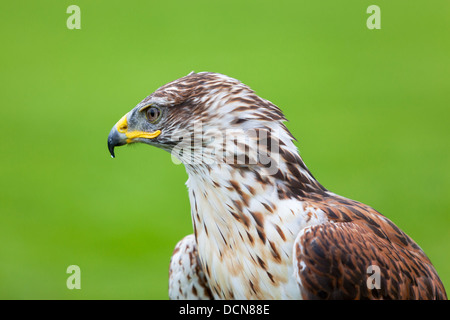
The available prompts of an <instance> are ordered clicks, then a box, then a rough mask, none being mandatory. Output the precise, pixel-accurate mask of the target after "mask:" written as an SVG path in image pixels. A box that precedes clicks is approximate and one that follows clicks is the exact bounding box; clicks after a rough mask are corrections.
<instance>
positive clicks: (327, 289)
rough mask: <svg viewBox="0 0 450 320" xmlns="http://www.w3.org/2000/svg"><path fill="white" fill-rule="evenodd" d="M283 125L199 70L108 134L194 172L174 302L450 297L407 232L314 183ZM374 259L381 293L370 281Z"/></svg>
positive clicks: (174, 275)
mask: <svg viewBox="0 0 450 320" xmlns="http://www.w3.org/2000/svg"><path fill="white" fill-rule="evenodd" d="M151 107H153V108H156V109H155V110H159V111H158V112H160V116H159V118H158V120H157V121H154V122H149V121H148V117H147V119H146V117H145V115H144V113H145V110H147V109H148V108H151ZM152 112H156V111H152ZM155 117H156V116H155ZM151 119H153V118H151ZM285 120H286V119H285V117H284V115H283V114H282V112H281V111H280V109H279V108H278V107H277V106H275V105H274V104H272V103H271V102H269V101H267V100H265V99H262V98H260V97H259V96H258V95H256V94H255V93H254V92H253V91H252V90H251V89H250V88H249V87H248V86H246V85H244V84H242V83H241V82H239V81H238V80H235V79H232V78H230V77H227V76H225V75H221V74H217V73H208V72H201V73H191V74H189V75H187V76H185V77H183V78H180V79H178V80H175V81H173V82H171V83H168V84H166V85H164V86H162V87H161V88H159V89H158V90H156V91H155V92H154V93H152V94H151V95H150V96H148V97H147V98H145V99H144V100H143V101H142V102H141V103H139V104H138V105H137V106H136V107H135V108H134V109H133V110H131V111H130V112H129V113H128V114H127V115H126V116H124V118H122V119H121V121H119V123H118V124H117V125H116V126H114V128H113V129H112V130H111V133H110V137H109V140H108V144H109V148H110V151H111V152H112V153H113V150H114V146H119V145H123V144H125V143H133V142H143V143H146V144H150V145H154V146H157V147H159V148H162V149H164V150H167V151H169V152H171V153H172V155H174V157H176V158H177V159H179V161H181V162H183V164H184V165H185V167H186V171H187V173H188V175H189V179H188V181H187V183H186V184H187V187H188V189H189V199H190V203H191V217H192V223H193V229H194V233H193V235H189V236H187V237H185V238H184V239H183V240H181V241H180V242H179V243H178V244H177V246H176V248H175V251H174V254H173V256H172V259H171V262H170V272H169V297H170V298H171V299H196V298H198V299H210V298H214V299H446V293H445V290H444V287H443V285H442V283H441V281H440V279H439V276H438V275H437V273H436V270H435V269H434V267H433V265H432V264H431V262H430V260H429V259H428V258H427V256H426V255H425V253H424V252H423V251H422V250H421V248H420V247H419V246H418V245H417V244H416V243H415V242H414V241H413V240H412V239H411V238H410V237H408V236H407V235H406V234H405V233H404V232H402V231H401V230H400V229H399V228H398V227H397V226H395V225H394V223H392V222H391V221H390V220H389V219H387V218H386V217H384V216H383V215H381V214H380V213H378V212H377V211H375V210H374V209H372V208H370V207H369V206H367V205H364V204H361V203H359V202H356V201H353V200H350V199H346V198H344V197H341V196H338V195H336V194H334V193H332V192H330V191H328V190H327V189H325V188H324V187H323V186H322V185H321V184H320V183H319V182H317V180H316V179H315V178H314V177H313V175H312V174H311V172H310V171H309V170H308V168H307V167H306V165H305V164H304V162H303V160H302V158H301V157H300V155H299V153H298V151H297V148H296V147H295V145H294V138H293V136H292V135H291V133H290V132H289V130H288V129H287V128H286V126H285V125H284V123H283V122H284V121H285ZM188 138H189V139H188ZM181 146H182V148H181ZM370 266H376V267H378V268H379V270H380V280H381V281H380V287H379V288H369V287H368V285H367V279H368V277H369V276H370V274H369V273H368V271H367V270H368V268H369V267H370Z"/></svg>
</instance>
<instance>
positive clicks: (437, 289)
mask: <svg viewBox="0 0 450 320" xmlns="http://www.w3.org/2000/svg"><path fill="white" fill-rule="evenodd" d="M323 210H328V211H326V212H328V215H329V217H330V220H331V221H332V222H331V223H327V224H324V225H318V226H313V227H310V228H308V229H307V230H305V231H304V232H302V234H301V235H299V237H298V238H297V241H296V243H295V246H294V254H295V257H296V259H295V262H294V263H296V264H297V270H298V274H297V279H298V281H299V284H300V287H301V290H302V294H303V298H304V299H447V296H446V293H445V289H444V286H443V284H442V282H441V280H440V279H439V276H438V275H437V272H436V270H435V269H434V267H433V265H432V264H431V262H430V260H429V259H428V257H427V256H426V255H425V253H424V252H423V251H422V250H421V249H420V247H419V246H417V244H415V243H414V241H413V240H412V239H411V238H409V237H408V236H407V235H406V234H405V233H404V232H402V231H401V230H400V229H399V228H398V227H396V226H395V225H394V224H393V223H392V222H391V221H389V220H388V219H387V218H385V217H383V216H382V215H381V214H379V213H378V212H376V211H375V210H373V209H371V208H370V207H368V206H365V205H363V204H360V203H358V202H355V201H352V200H347V199H345V200H344V199H339V198H337V199H333V200H332V201H327V204H326V206H324V207H323ZM369 266H376V267H378V268H379V271H380V277H379V279H380V286H379V289H377V288H373V289H371V288H369V286H368V284H367V280H368V279H369V277H371V276H372V275H373V270H374V269H372V270H370V269H369V271H368V268H369Z"/></svg>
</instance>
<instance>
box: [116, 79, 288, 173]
mask: <svg viewBox="0 0 450 320" xmlns="http://www.w3.org/2000/svg"><path fill="white" fill-rule="evenodd" d="M285 120H286V119H285V118H284V116H283V114H282V112H281V111H280V109H279V108H278V107H277V106H275V105H274V104H272V103H271V102H269V101H267V100H264V99H262V98H260V97H259V96H257V95H256V94H255V93H254V91H253V90H251V89H250V88H249V87H248V86H246V85H244V84H243V83H241V82H240V81H238V80H236V79H233V78H230V77H228V76H225V75H223V74H218V73H211V72H200V73H193V72H192V73H190V74H188V75H187V76H185V77H182V78H180V79H177V80H175V81H172V82H170V83H168V84H166V85H164V86H162V87H161V88H159V89H158V90H156V91H155V92H154V93H152V94H151V95H149V96H148V97H146V98H145V99H144V100H143V101H141V102H140V103H139V104H138V105H137V106H136V107H135V108H133V109H132V110H131V111H130V112H128V113H127V114H126V115H124V116H123V117H122V118H121V119H120V120H119V121H118V122H117V123H116V125H115V126H114V127H113V128H112V130H111V132H110V134H109V137H108V148H109V151H110V153H111V156H112V157H114V156H115V155H114V148H115V147H117V146H122V145H125V144H130V143H136V142H141V143H145V144H149V145H153V146H157V147H159V148H162V149H164V150H166V151H169V152H172V153H173V154H174V153H175V152H174V151H177V152H176V154H175V156H177V157H178V158H180V160H181V161H182V162H184V163H185V164H186V162H187V159H191V160H192V159H193V158H195V159H196V160H199V156H198V155H201V158H202V159H204V160H206V161H208V160H210V161H212V158H211V155H213V158H214V160H218V158H219V156H218V155H219V154H220V157H221V159H223V157H224V156H230V155H231V156H235V155H236V154H238V153H241V154H243V153H245V150H244V149H245V147H244V146H246V147H247V149H249V148H248V147H249V143H246V142H245V141H244V138H247V140H248V137H251V138H252V139H251V140H253V141H256V142H258V143H260V145H259V148H261V145H262V143H261V142H262V140H263V139H265V142H266V144H267V141H269V140H270V142H273V141H275V139H273V132H275V130H277V131H279V132H278V133H277V138H279V139H282V140H286V142H289V141H291V140H292V139H293V138H292V136H291V134H290V133H289V131H288V130H287V128H286V127H285V126H284V124H283V121H285ZM197 133H198V134H197ZM262 133H264V134H262ZM271 134H272V136H271ZM232 141H233V142H232ZM276 141H278V139H277V140H276ZM227 142H230V143H228V144H227ZM227 145H228V146H227ZM230 145H231V147H230ZM236 146H237V147H236ZM177 147H178V149H179V150H177V149H175V150H174V148H177ZM269 148H270V146H269ZM250 149H251V148H250ZM253 149H255V150H256V147H255V148H253ZM266 149H267V148H266ZM248 151H249V150H247V158H248ZM255 152H256V151H255ZM188 155H189V157H188ZM247 160H248V161H250V160H251V159H247ZM199 161H200V160H199Z"/></svg>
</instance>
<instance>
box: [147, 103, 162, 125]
mask: <svg viewBox="0 0 450 320" xmlns="http://www.w3.org/2000/svg"><path fill="white" fill-rule="evenodd" d="M146 116H147V120H148V121H149V122H151V123H155V122H156V121H158V120H159V118H160V116H161V109H159V108H158V107H156V106H152V107H150V108H148V109H147V110H146Z"/></svg>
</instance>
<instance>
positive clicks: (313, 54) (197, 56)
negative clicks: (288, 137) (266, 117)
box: [0, 0, 450, 299]
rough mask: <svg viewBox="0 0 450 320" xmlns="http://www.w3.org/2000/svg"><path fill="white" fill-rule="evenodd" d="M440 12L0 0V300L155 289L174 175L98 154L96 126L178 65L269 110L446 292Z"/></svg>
mask: <svg viewBox="0 0 450 320" xmlns="http://www.w3.org/2000/svg"><path fill="white" fill-rule="evenodd" d="M72 4H76V5H78V6H79V7H80V9H81V29H79V30H76V29H75V30H69V29H68V28H67V26H66V20H67V19H68V18H69V16H70V15H69V14H67V13H66V9H67V7H68V6H69V5H72ZM371 4H377V5H378V6H379V7H380V8H381V29H380V30H369V29H368V28H367V26H366V20H367V18H368V17H369V14H367V13H366V9H367V7H368V6H369V5H371ZM449 15H450V2H449V1H445V0H442V1H425V0H422V1H399V0H394V1H392V0H391V1H384V0H383V1H382V0H377V1H363V0H359V1H332V0H327V1H313V0H308V1H261V0H232V1H206V0H205V1H197V0H192V1H135V0H130V1H111V0H108V1H106V0H96V1H92V0H90V1H87V0H71V1H49V0H41V1H8V2H4V3H2V8H1V10H0V24H1V25H0V35H1V40H2V46H1V50H0V70H1V77H0V86H1V95H0V123H1V136H0V152H1V154H0V298H3V299H166V298H167V282H168V264H169V259H170V256H171V253H172V250H173V248H174V246H175V244H176V243H177V241H178V240H179V239H181V238H182V237H184V236H185V235H187V234H189V233H192V226H191V219H190V213H189V211H190V207H189V201H188V195H187V190H186V186H185V184H184V183H185V181H186V179H187V175H186V173H185V170H184V168H183V166H181V165H178V166H177V165H175V164H173V163H172V162H171V159H170V155H169V154H168V153H165V152H164V151H161V150H158V149H156V148H151V147H148V146H144V145H137V146H130V147H124V148H120V149H117V152H116V155H117V158H116V159H114V160H113V159H111V158H110V156H109V153H108V150H107V146H106V142H107V141H106V138H107V135H108V133H109V131H110V129H111V127H112V126H113V125H114V123H115V122H116V121H117V120H119V119H120V117H121V116H122V115H124V114H125V113H126V112H128V111H129V110H130V109H131V108H132V107H134V106H135V105H136V104H137V103H138V102H139V101H141V100H142V99H143V98H144V97H146V96H147V95H148V94H150V93H151V92H153V91H154V90H155V89H157V88H158V87H159V86H161V85H163V84H165V83H167V82H169V81H171V80H174V79H176V78H179V77H181V76H184V75H186V74H187V73H189V72H190V71H192V70H194V71H196V72H199V71H214V72H220V73H224V74H227V75H229V76H232V77H234V78H237V79H239V80H241V81H243V82H244V83H246V84H248V85H249V86H251V87H252V88H253V89H254V90H255V91H256V92H257V93H258V94H259V95H260V96H262V97H263V98H266V99H268V100H270V101H272V102H274V103H275V104H277V105H278V106H279V107H280V108H281V109H282V110H283V111H284V113H285V114H286V116H287V118H288V119H289V120H290V121H289V122H288V124H287V125H288V128H289V129H290V130H291V131H292V133H293V134H294V136H295V137H296V138H297V139H298V144H297V145H298V146H299V148H300V151H301V155H302V157H303V159H304V160H305V162H306V164H307V165H308V167H309V168H310V170H311V171H312V172H313V174H314V175H315V176H316V178H317V179H318V180H319V181H320V182H321V183H322V184H323V185H324V186H325V187H327V188H328V189H330V190H331V191H333V192H335V193H338V194H341V195H343V196H346V197H349V198H352V199H356V200H359V201H362V202H364V203H367V204H369V205H371V206H372V207H374V208H375V209H377V210H379V211H380V212H382V213H383V214H384V215H386V216H387V217H389V218H390V219H391V220H393V221H394V222H395V223H396V224H397V225H398V226H399V227H401V228H402V229H403V230H404V231H405V232H407V233H408V234H409V235H410V236H411V237H412V238H413V239H415V240H416V241H417V242H418V244H419V245H420V246H421V247H422V248H423V249H424V251H425V252H426V253H427V254H428V256H429V257H430V259H431V260H432V262H433V263H434V264H435V266H436V268H437V270H438V272H439V274H440V276H441V278H442V280H443V282H444V284H445V285H446V286H447V287H448V288H449V287H450V268H449V266H448V265H449V262H450V253H449V248H450V245H449V244H450V228H449V227H450V215H449V212H450V211H449V209H450V197H449V191H450V171H449V163H450V149H449V147H448V143H449V138H450V126H449V115H450V113H449V107H450V104H449V101H450V99H449V98H450V62H449V57H450V38H449V31H450V28H449V27H450V20H449V18H448V17H449ZM69 265H78V266H79V267H80V269H81V289H80V290H76V289H74V290H69V289H68V288H67V287H66V280H67V278H68V276H69V275H68V274H67V273H66V269H67V267H68V266H69Z"/></svg>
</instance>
